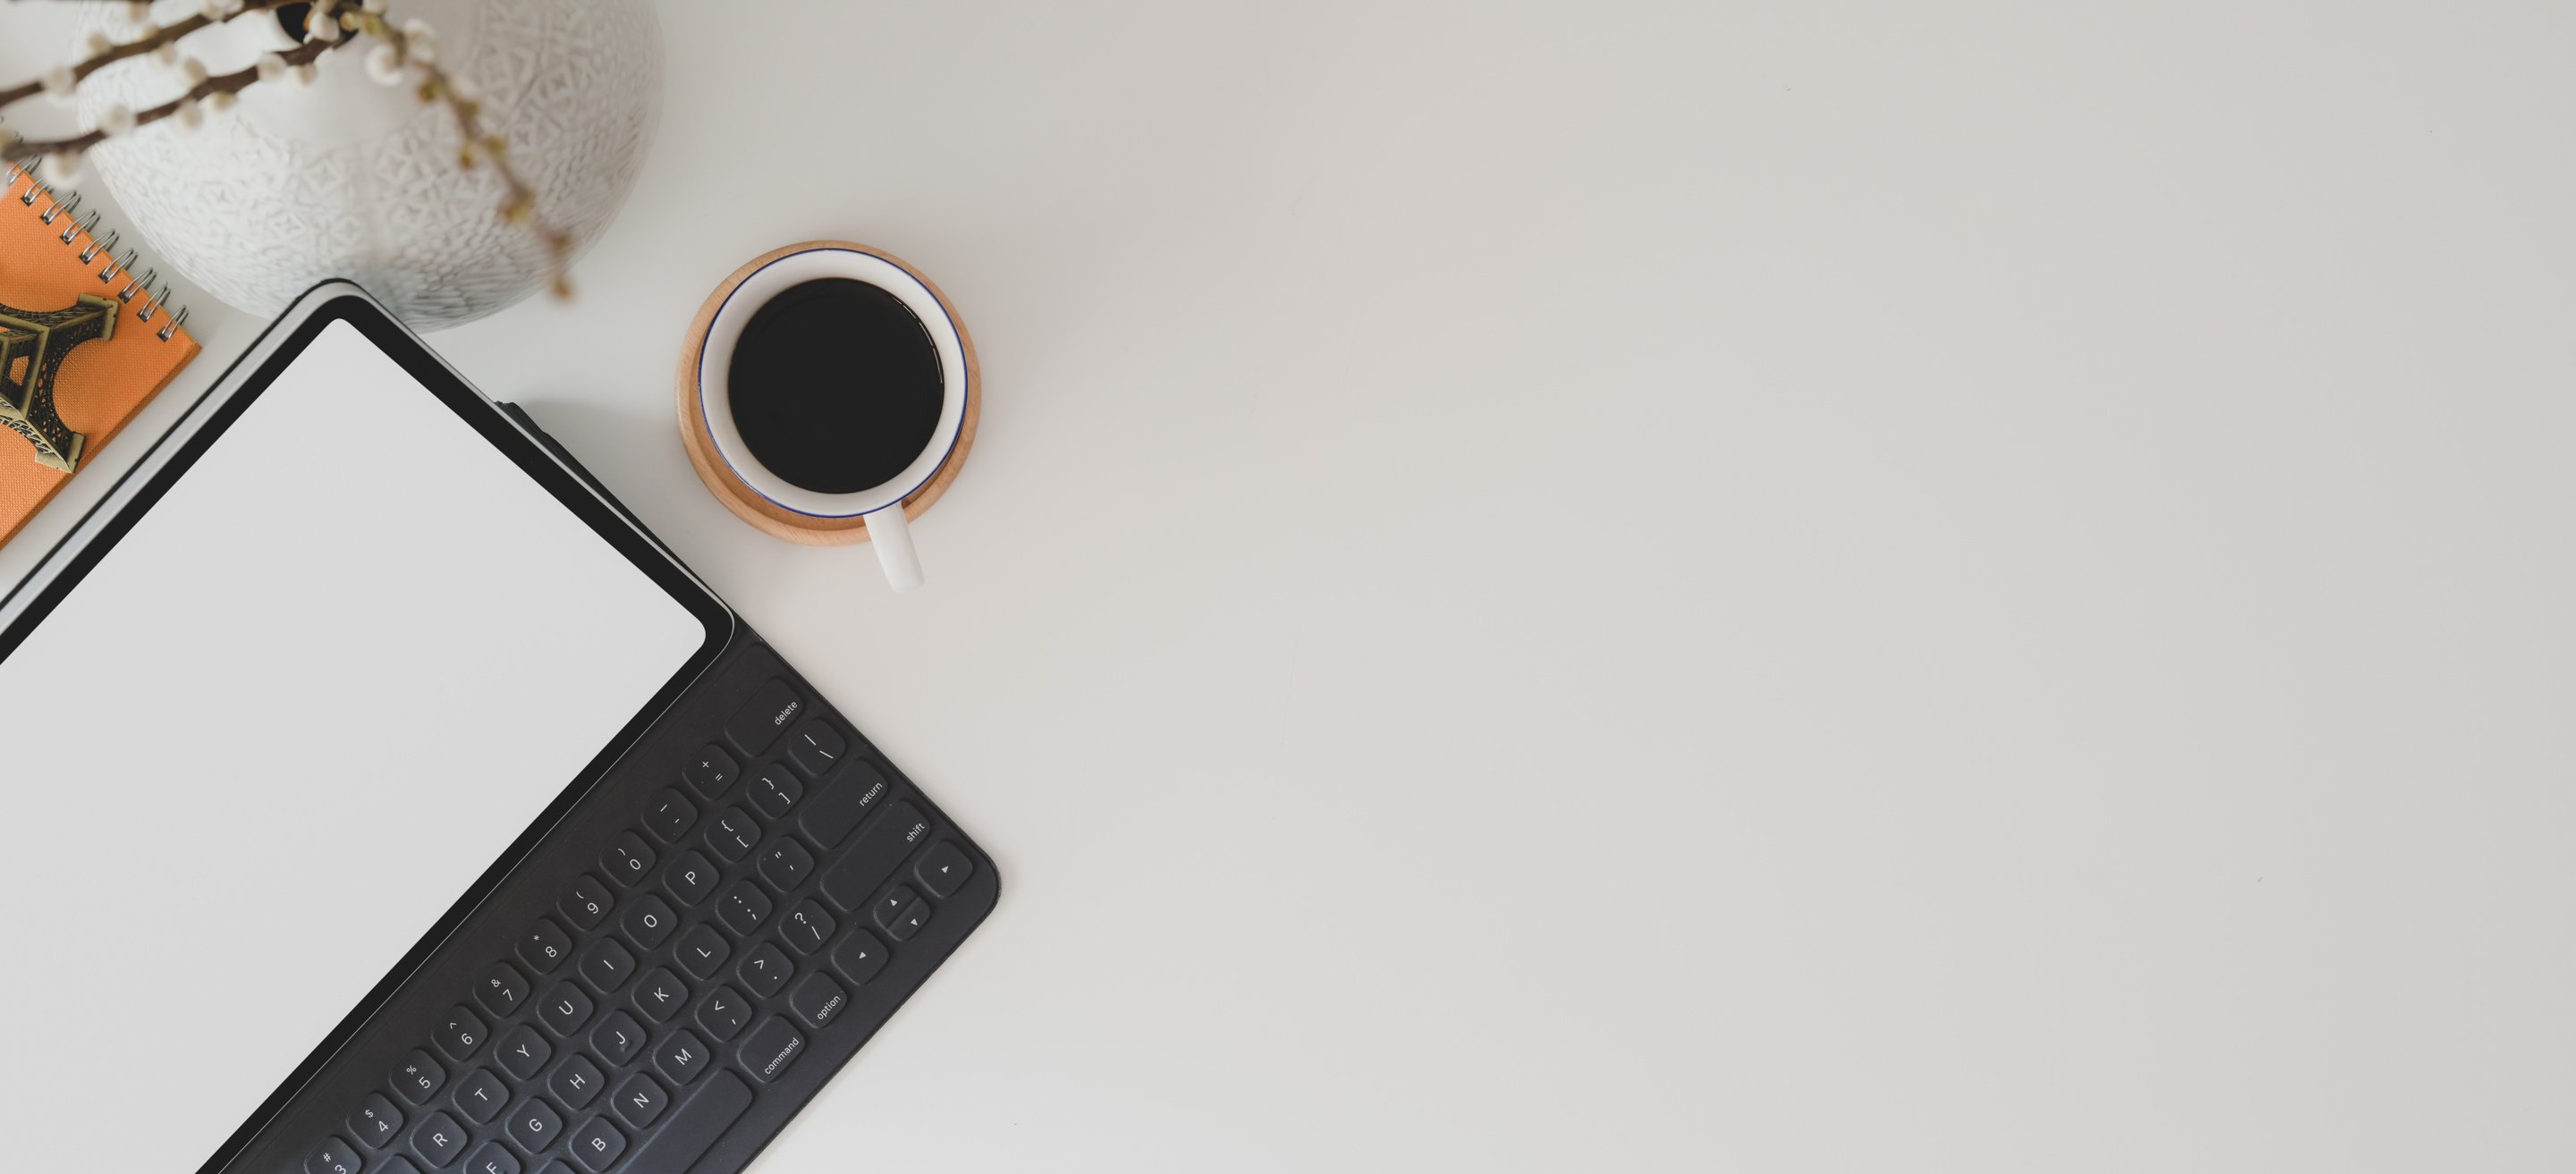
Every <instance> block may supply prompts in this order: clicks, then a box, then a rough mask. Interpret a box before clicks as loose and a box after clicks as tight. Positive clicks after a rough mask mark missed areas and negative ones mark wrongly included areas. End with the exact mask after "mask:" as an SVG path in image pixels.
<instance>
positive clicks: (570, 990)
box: [537, 982, 596, 1039]
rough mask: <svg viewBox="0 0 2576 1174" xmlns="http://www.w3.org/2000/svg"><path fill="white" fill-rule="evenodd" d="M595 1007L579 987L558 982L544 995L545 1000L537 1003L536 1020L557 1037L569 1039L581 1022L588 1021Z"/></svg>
mask: <svg viewBox="0 0 2576 1174" xmlns="http://www.w3.org/2000/svg"><path fill="white" fill-rule="evenodd" d="M595 1009H596V1008H595V1005H594V1004H592V1002H591V1001H590V996H589V995H585V994H583V993H581V988H580V987H577V986H574V985H573V984H571V983H568V982H567V983H559V984H557V985H556V987H555V989H554V990H553V991H552V992H551V993H549V994H547V995H546V1001H545V1002H543V1003H540V1004H538V1005H537V1020H538V1021H539V1022H541V1023H543V1024H545V1025H546V1030H548V1031H551V1032H553V1033H555V1035H556V1036H557V1037H559V1038H563V1039H570V1038H572V1034H573V1033H574V1032H576V1031H580V1030H581V1025H582V1024H585V1023H588V1022H590V1013H591V1012H592V1011H593V1010H595Z"/></svg>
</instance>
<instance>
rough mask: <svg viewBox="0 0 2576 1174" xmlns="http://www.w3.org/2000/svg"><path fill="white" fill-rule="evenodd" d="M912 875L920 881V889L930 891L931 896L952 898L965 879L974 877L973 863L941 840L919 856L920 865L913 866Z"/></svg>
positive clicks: (962, 853)
mask: <svg viewBox="0 0 2576 1174" xmlns="http://www.w3.org/2000/svg"><path fill="white" fill-rule="evenodd" d="M912 874H913V875H914V876H915V877H917V878H919V879H920V881H921V887H923V888H925V889H928V890H930V895H931V896H934V897H947V896H953V895H955V894H956V892H957V890H959V889H961V888H964V887H965V886H966V878H968V877H970V876H973V875H975V862H974V861H972V860H969V859H967V858H966V853H965V851H964V850H962V849H960V848H959V847H958V846H957V845H955V844H951V843H949V842H948V841H946V840H941V841H940V842H938V843H936V844H933V845H931V846H930V850H929V851H927V852H924V853H922V854H921V863H919V864H917V865H914V866H913V869H912Z"/></svg>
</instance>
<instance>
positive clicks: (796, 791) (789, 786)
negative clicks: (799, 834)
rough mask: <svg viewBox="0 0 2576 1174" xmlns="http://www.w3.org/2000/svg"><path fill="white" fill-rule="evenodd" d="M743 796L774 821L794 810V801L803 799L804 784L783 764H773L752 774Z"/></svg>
mask: <svg viewBox="0 0 2576 1174" xmlns="http://www.w3.org/2000/svg"><path fill="white" fill-rule="evenodd" d="M744 795H745V796H746V797H748V798H749V799H750V800H751V805H752V806H754V807H757V808H759V809H760V813H761V814H762V815H766V816H768V817H769V818H771V819H776V818H778V817H780V816H782V815H785V814H787V813H788V812H790V811H793V810H795V809H796V801H797V800H799V799H802V798H804V797H805V783H804V781H803V780H801V779H799V778H797V777H796V772H795V771H792V770H789V769H787V766H786V764H785V763H777V762H773V763H771V764H769V765H768V766H764V767H762V768H760V769H759V770H756V771H753V772H752V774H751V789H750V790H748V791H745V792H744Z"/></svg>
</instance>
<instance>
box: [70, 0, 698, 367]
mask: <svg viewBox="0 0 2576 1174" xmlns="http://www.w3.org/2000/svg"><path fill="white" fill-rule="evenodd" d="M95 7H96V8H97V9H99V10H100V11H99V12H98V13H97V14H96V15H94V16H93V17H91V21H90V23H91V27H95V28H100V29H103V30H104V31H107V32H108V33H110V35H118V34H120V33H124V34H129V35H130V33H131V30H124V29H120V28H118V27H116V26H117V25H118V24H119V23H120V21H121V18H119V17H117V16H114V15H111V14H110V13H109V12H108V11H106V10H109V9H113V8H114V7H115V6H113V5H98V6H95ZM195 8H196V4H195V2H194V0H159V3H157V4H155V5H154V8H153V16H154V18H155V19H156V20H158V21H160V22H162V23H168V22H172V21H176V20H178V19H180V18H182V17H184V16H185V15H187V14H188V13H189V12H192V11H194V10H195ZM387 15H388V16H389V17H390V18H391V19H393V20H394V21H396V22H397V23H400V22H403V21H408V20H412V19H415V18H416V19H420V20H424V21H427V22H428V23H429V25H430V26H431V28H432V29H433V30H435V32H436V34H437V37H438V43H439V63H440V65H441V66H442V67H443V68H445V69H447V70H449V71H450V72H452V73H453V74H455V75H456V76H458V77H461V78H464V79H466V80H467V81H469V82H471V83H472V84H473V85H475V86H476V87H478V88H479V89H480V91H481V94H482V98H483V122H484V126H485V128H486V129H488V130H490V131H493V132H496V133H498V134H500V135H502V136H503V137H504V138H505V139H507V140H508V143H509V149H510V161H511V164H512V166H513V167H514V169H516V170H517V171H518V173H519V175H520V176H521V177H522V178H524V179H525V180H527V181H528V183H529V184H530V185H531V186H533V187H534V188H535V189H536V190H537V209H538V215H539V217H540V218H542V219H543V220H544V221H545V222H546V223H547V224H550V225H553V226H556V227H558V228H562V229H564V230H566V231H567V232H569V233H571V235H572V238H573V242H574V252H575V254H576V255H578V253H579V251H580V250H581V249H583V248H586V247H588V245H589V244H590V243H591V242H592V241H593V240H595V239H597V237H598V235H599V233H600V231H601V230H602V229H604V228H606V227H607V224H608V221H609V219H610V218H611V217H613V216H614V215H615V214H616V212H617V208H618V206H619V204H621V203H623V202H624V200H625V197H626V192H627V189H628V188H630V187H632V186H633V184H634V181H635V176H636V173H637V171H638V170H639V169H640V168H641V167H642V165H643V161H644V153H645V150H646V149H647V148H648V147H649V146H650V145H651V143H652V138H653V126H654V123H655V121H656V119H657V116H658V115H659V113H660V107H661V92H662V82H661V75H662V45H661V30H660V27H659V25H658V24H657V23H656V22H655V20H654V17H653V12H652V9H651V8H650V7H649V5H648V3H647V2H646V0H394V3H392V4H391V5H390V6H389V11H388V14H387ZM292 44H293V42H292V41H291V40H289V39H288V38H287V35H286V33H285V31H284V30H283V29H282V28H280V27H279V21H278V20H277V19H276V18H274V17H272V16H267V15H264V14H251V15H247V16H244V17H241V18H238V19H235V20H233V21H230V22H228V23H226V24H224V25H221V26H218V27H215V28H210V29H207V30H204V31H202V32H199V33H197V34H195V35H193V36H191V37H189V38H188V39H187V41H186V42H184V44H183V48H184V50H185V51H186V52H187V54H188V55H190V56H192V57H196V58H197V59H198V60H200V61H203V62H204V63H205V64H206V66H207V67H208V69H210V70H212V71H213V72H216V73H224V72H228V71H231V70H235V69H242V68H246V67H248V66H249V65H251V64H252V63H253V62H254V61H256V59H257V58H258V56H259V55H260V54H261V53H263V52H268V51H271V50H277V49H283V48H288V47H291V46H292ZM366 51H367V46H365V45H363V44H359V45H352V46H349V47H346V48H343V49H339V50H334V51H332V52H330V53H326V54H324V55H323V57H322V58H321V60H320V61H319V62H317V63H316V65H317V67H318V69H317V73H318V77H317V78H316V80H315V81H314V83H313V84H312V85H310V86H301V87H299V86H295V85H292V84H279V83H272V84H264V85H258V86H254V87H252V88H251V89H250V90H248V91H245V92H244V93H243V95H242V97H241V101H240V103H239V105H238V106H237V107H236V108H235V109H234V110H232V111H231V112H229V113H226V114H224V115H220V116H216V117H211V118H209V119H207V120H206V124H205V125H204V126H203V127H201V128H199V129H196V130H193V131H191V130H184V129H182V128H180V127H179V126H178V125H177V124H176V123H175V122H164V123H160V124H156V125H154V126H149V127H145V128H142V129H141V130H138V131H136V132H135V133H133V134H131V135H125V136H121V137H119V138H116V139H113V140H110V141H109V142H106V143H103V144H101V145H100V146H99V147H98V149H97V150H95V151H93V152H91V153H90V159H91V161H92V163H93V165H94V166H95V167H96V168H97V170H98V171H99V173H100V174H101V175H102V176H103V177H104V178H105V179H106V180H107V182H108V185H109V186H110V187H111V188H112V189H113V190H114V192H115V195H116V200H117V203H118V205H119V206H120V207H121V208H122V209H123V210H124V212H125V214H126V217H127V219H128V220H129V221H130V222H131V224H132V226H133V227H134V228H135V229H137V230H139V231H140V232H141V233H142V234H143V235H144V237H145V238H146V243H147V244H148V245H149V247H150V250H151V252H153V253H155V254H157V256H158V259H159V261H160V263H162V264H166V265H169V266H171V267H173V268H175V269H176V270H178V272H179V273H180V274H182V275H184V276H185V277H186V278H187V279H188V280H189V281H192V282H194V283H196V284H197V285H198V286H200V287H202V288H204V289H205V290H206V291H207V292H208V293H211V294H213V295H214V296H215V297H217V298H220V299H222V300H223V301H225V302H226V303H229V304H231V305H233V306H235V307H237V308H239V309H242V310H246V311H249V312H251V313H254V314H261V315H268V314H274V313H276V312H277V311H278V310H280V309H282V308H283V307H284V306H285V305H286V303H287V302H288V301H290V300H292V299H293V298H294V297H295V295H296V294H298V293H301V292H303V291H304V290H305V289H307V288H309V287H310V286H312V285H313V283H315V282H317V281H321V280H323V279H325V278H331V277H347V278H352V279H354V280H356V281H357V282H358V283H360V284H361V285H364V286H366V287H367V289H368V290H369V291H370V292H372V293H374V294H375V295H376V296H377V297H379V298H381V299H383V300H384V301H385V302H386V303H387V304H389V305H391V306H392V307H393V308H394V310H395V311H396V312H397V313H399V314H401V315H402V316H403V318H404V319H405V320H406V321H408V322H410V323H411V324H412V325H413V326H414V327H415V328H417V329H422V330H436V329H440V328H443V327H448V326H454V325H457V324H459V323H463V322H470V321H473V320H474V319H476V318H480V317H482V316H484V315H486V314H490V313H492V312H493V311H495V310H499V309H501V308H503V307H505V306H509V305H511V304H513V303H515V302H518V301H519V300H520V299H522V298H525V297H527V296H528V295H529V294H530V293H533V292H535V291H536V290H538V289H539V288H542V287H543V285H544V284H545V279H546V263H545V251H544V248H543V246H542V245H541V244H539V243H538V241H537V240H536V238H535V237H534V235H533V234H531V233H530V232H529V231H528V230H527V229H526V228H525V227H522V226H516V225H509V224H505V223H503V222H502V220H501V218H500V215H499V207H500V204H501V200H502V197H503V188H502V185H501V181H500V180H499V178H498V177H496V176H495V175H493V174H492V171H491V169H490V168H489V167H478V168H476V169H475V170H473V171H465V170H461V169H460V168H459V167H458V161H457V153H458V146H459V140H458V136H457V131H456V125H455V122H454V120H453V118H452V117H451V116H450V114H449V113H448V111H447V110H446V109H445V108H444V107H443V106H436V105H424V104H423V103H422V102H421V101H420V100H419V98H418V96H417V95H416V94H415V93H414V87H413V86H412V85H409V84H406V85H402V86H390V87H389V86H384V85H380V84H378V83H376V82H375V81H374V80H372V79H370V78H369V77H368V76H367V72H366V68H365V61H364V55H365V53H366ZM179 85H180V83H179V80H178V78H177V76H176V74H175V73H174V72H173V71H171V70H169V69H166V68H164V67H161V66H159V65H155V64H154V63H152V62H151V61H149V60H145V59H135V60H131V61H126V62H121V63H119V64H117V65H115V66H113V67H110V68H108V69H105V70H101V71H99V73H98V74H96V75H95V76H94V77H93V78H92V79H91V80H90V81H89V82H88V83H86V84H84V85H83V86H82V88H81V93H82V102H83V103H84V105H85V106H86V107H87V108H88V109H89V111H90V112H91V113H92V114H93V116H94V115H95V113H96V111H97V109H98V108H99V107H100V106H102V105H103V104H104V103H107V102H123V103H126V104H128V105H130V106H132V107H133V108H135V109H142V108H144V107H146V106H150V105H155V104H157V103H160V102H163V101H167V100H168V99H169V98H170V97H171V96H172V95H173V94H175V93H177V92H178V89H179Z"/></svg>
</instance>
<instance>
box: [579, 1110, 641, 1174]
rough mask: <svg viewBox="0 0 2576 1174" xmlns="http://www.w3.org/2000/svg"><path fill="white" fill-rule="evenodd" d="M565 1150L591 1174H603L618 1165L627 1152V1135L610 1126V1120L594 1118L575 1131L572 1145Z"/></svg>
mask: <svg viewBox="0 0 2576 1174" xmlns="http://www.w3.org/2000/svg"><path fill="white" fill-rule="evenodd" d="M565 1148H567V1149H570V1150H571V1151H572V1156H573V1158H574V1159H575V1160H576V1161H579V1162H580V1163H581V1164H582V1167H583V1168H584V1169H586V1170H589V1171H590V1172H591V1174H601V1172H602V1171H604V1170H606V1169H608V1168H609V1167H610V1166H612V1165H615V1164H616V1162H617V1156H618V1155H619V1154H623V1153H625V1152H626V1135H625V1134H623V1133H619V1132H618V1131H617V1127H616V1126H614V1125H611V1124H609V1123H608V1118H606V1117H593V1118H591V1119H590V1120H589V1121H588V1122H587V1123H585V1124H583V1125H582V1127H581V1128H579V1129H576V1130H574V1131H573V1134H572V1144H571V1145H570V1146H567V1147H565Z"/></svg>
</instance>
